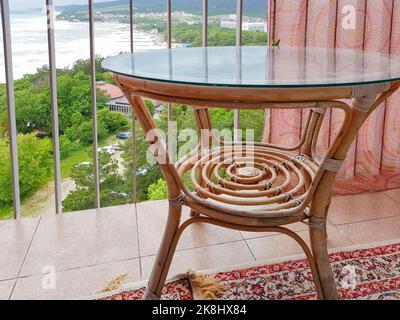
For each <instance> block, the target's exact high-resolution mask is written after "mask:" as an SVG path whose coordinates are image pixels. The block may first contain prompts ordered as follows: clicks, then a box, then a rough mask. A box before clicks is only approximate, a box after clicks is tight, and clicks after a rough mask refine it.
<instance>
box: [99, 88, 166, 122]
mask: <svg viewBox="0 0 400 320" xmlns="http://www.w3.org/2000/svg"><path fill="white" fill-rule="evenodd" d="M96 87H97V89H100V90H102V91H103V92H105V94H106V95H107V96H109V98H110V100H109V101H108V102H107V106H108V109H109V110H110V111H114V112H120V113H122V114H124V115H125V116H127V117H129V116H130V114H131V113H132V107H131V106H130V104H129V102H128V99H126V97H125V95H124V93H123V92H122V90H121V89H120V88H119V87H118V86H116V85H113V84H109V83H105V82H98V83H97V85H96ZM151 102H153V104H154V105H155V107H156V109H155V114H154V118H155V119H159V118H160V115H161V113H162V111H163V109H164V105H163V104H162V102H160V101H156V100H151Z"/></svg>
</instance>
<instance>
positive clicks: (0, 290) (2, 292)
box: [0, 280, 16, 300]
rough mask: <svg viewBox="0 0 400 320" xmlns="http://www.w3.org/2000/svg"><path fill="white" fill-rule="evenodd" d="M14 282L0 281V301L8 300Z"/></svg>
mask: <svg viewBox="0 0 400 320" xmlns="http://www.w3.org/2000/svg"><path fill="white" fill-rule="evenodd" d="M15 281H16V280H7V281H0V300H8V298H9V297H10V294H11V290H12V288H13V286H14V283H15Z"/></svg>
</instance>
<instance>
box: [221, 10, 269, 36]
mask: <svg viewBox="0 0 400 320" xmlns="http://www.w3.org/2000/svg"><path fill="white" fill-rule="evenodd" d="M220 27H221V28H226V29H236V15H234V14H232V15H229V16H228V17H225V18H223V19H222V20H221V21H220ZM242 30H243V31H259V32H268V25H267V23H266V21H265V20H263V19H259V18H254V19H247V20H245V21H243V24H242Z"/></svg>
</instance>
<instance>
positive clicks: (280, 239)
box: [246, 226, 352, 260]
mask: <svg viewBox="0 0 400 320" xmlns="http://www.w3.org/2000/svg"><path fill="white" fill-rule="evenodd" d="M298 234H299V235H300V237H301V238H303V239H304V240H305V241H306V243H308V244H309V243H310V241H309V234H308V231H302V232H299V233H298ZM246 242H247V243H248V245H249V247H250V250H251V251H252V252H253V254H254V256H255V257H256V259H257V260H260V259H273V258H283V257H288V256H294V255H300V254H303V250H302V248H301V247H300V245H299V244H297V242H296V241H295V240H293V239H291V238H290V237H288V236H285V235H275V236H272V237H264V238H258V239H250V240H246ZM351 244H352V243H351V241H350V240H349V239H348V238H347V237H346V235H345V234H344V233H343V232H342V231H341V230H339V229H338V228H336V227H331V226H330V227H328V247H329V249H333V248H341V247H347V246H350V245H351Z"/></svg>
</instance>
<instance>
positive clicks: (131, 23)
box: [129, 0, 134, 52]
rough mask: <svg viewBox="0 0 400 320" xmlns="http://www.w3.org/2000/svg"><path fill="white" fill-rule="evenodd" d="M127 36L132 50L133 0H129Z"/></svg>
mask: <svg viewBox="0 0 400 320" xmlns="http://www.w3.org/2000/svg"><path fill="white" fill-rule="evenodd" d="M129 36H130V45H131V52H133V49H134V46H133V41H134V39H133V36H134V35H133V0H129Z"/></svg>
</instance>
